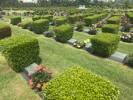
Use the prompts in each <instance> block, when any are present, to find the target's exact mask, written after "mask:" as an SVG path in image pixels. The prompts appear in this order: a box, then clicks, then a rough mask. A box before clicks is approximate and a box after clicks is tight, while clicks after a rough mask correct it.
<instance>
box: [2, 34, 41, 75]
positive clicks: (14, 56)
mask: <svg viewBox="0 0 133 100" xmlns="http://www.w3.org/2000/svg"><path fill="white" fill-rule="evenodd" d="M0 46H1V47H2V55H3V56H5V58H6V60H7V62H8V64H9V66H10V67H11V68H12V69H13V70H14V71H16V72H20V71H22V70H23V69H24V67H26V66H29V65H30V64H32V63H34V62H38V58H39V57H38V56H39V43H38V40H37V39H35V38H34V37H31V36H24V35H22V36H21V35H20V36H13V37H10V38H7V39H3V40H1V41H0Z"/></svg>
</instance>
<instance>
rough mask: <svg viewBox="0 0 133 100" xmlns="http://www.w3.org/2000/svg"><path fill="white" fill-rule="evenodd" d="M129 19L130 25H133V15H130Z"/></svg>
mask: <svg viewBox="0 0 133 100" xmlns="http://www.w3.org/2000/svg"><path fill="white" fill-rule="evenodd" d="M128 18H129V20H130V23H131V24H133V13H128Z"/></svg>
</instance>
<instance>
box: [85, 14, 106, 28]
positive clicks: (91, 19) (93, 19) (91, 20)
mask: <svg viewBox="0 0 133 100" xmlns="http://www.w3.org/2000/svg"><path fill="white" fill-rule="evenodd" d="M106 16H107V14H106V13H104V14H99V15H94V16H88V17H86V18H85V19H84V20H85V23H86V25H87V26H91V25H92V24H95V23H97V22H98V21H100V20H101V19H102V18H104V17H106Z"/></svg>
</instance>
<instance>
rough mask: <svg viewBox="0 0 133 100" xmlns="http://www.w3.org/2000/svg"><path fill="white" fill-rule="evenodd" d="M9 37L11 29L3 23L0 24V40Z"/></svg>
mask: <svg viewBox="0 0 133 100" xmlns="http://www.w3.org/2000/svg"><path fill="white" fill-rule="evenodd" d="M9 36H11V28H10V26H9V25H7V24H5V23H0V39H3V38H5V37H9Z"/></svg>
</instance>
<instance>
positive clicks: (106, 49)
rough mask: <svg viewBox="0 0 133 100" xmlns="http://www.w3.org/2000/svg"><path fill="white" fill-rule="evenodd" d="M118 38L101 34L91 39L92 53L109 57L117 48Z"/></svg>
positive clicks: (113, 35)
mask: <svg viewBox="0 0 133 100" xmlns="http://www.w3.org/2000/svg"><path fill="white" fill-rule="evenodd" d="M119 40H120V39H119V36H118V35H115V34H109V33H101V34H98V35H96V36H94V37H93V38H92V39H91V43H92V49H93V52H94V53H95V54H97V55H99V56H102V57H109V56H111V55H112V54H113V53H114V52H115V50H116V49H117V48H118V43H119Z"/></svg>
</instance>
